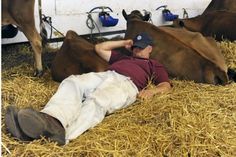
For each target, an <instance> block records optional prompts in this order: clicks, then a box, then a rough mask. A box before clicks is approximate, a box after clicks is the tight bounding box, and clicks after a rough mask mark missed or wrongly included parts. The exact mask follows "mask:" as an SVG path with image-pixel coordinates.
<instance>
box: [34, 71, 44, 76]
mask: <svg viewBox="0 0 236 157" xmlns="http://www.w3.org/2000/svg"><path fill="white" fill-rule="evenodd" d="M43 73H44V71H43V70H35V72H34V77H41V76H43Z"/></svg>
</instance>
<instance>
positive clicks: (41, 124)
mask: <svg viewBox="0 0 236 157" xmlns="http://www.w3.org/2000/svg"><path fill="white" fill-rule="evenodd" d="M18 121H19V125H20V128H21V129H22V131H23V132H24V133H25V134H26V135H27V136H29V137H31V138H33V139H39V138H40V137H41V136H45V137H47V138H49V139H51V140H52V141H54V142H57V143H58V144H59V145H64V144H65V129H64V127H63V126H62V125H61V123H60V122H59V121H58V120H57V119H56V118H54V117H52V116H50V115H48V114H46V113H42V112H38V111H35V110H34V109H31V108H27V109H22V110H20V111H19V112H18Z"/></svg>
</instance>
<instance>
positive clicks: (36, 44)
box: [22, 26, 43, 77]
mask: <svg viewBox="0 0 236 157" xmlns="http://www.w3.org/2000/svg"><path fill="white" fill-rule="evenodd" d="M22 31H23V33H24V34H25V36H26V37H27V39H28V40H29V42H30V44H31V46H32V48H33V51H34V66H35V68H36V69H35V72H34V76H38V77H39V76H42V75H43V65H42V51H43V48H42V38H41V36H40V35H39V33H38V32H37V30H36V28H35V27H33V28H32V27H31V28H29V27H27V26H26V27H25V28H23V27H22Z"/></svg>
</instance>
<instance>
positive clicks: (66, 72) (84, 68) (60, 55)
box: [51, 31, 108, 81]
mask: <svg viewBox="0 0 236 157" xmlns="http://www.w3.org/2000/svg"><path fill="white" fill-rule="evenodd" d="M107 66H108V64H107V62H106V61H104V60H103V59H102V58H100V57H99V56H98V55H97V54H96V52H95V49H94V45H93V44H91V43H89V42H88V41H87V40H85V39H83V38H82V37H80V36H79V35H77V34H76V33H75V32H74V31H68V32H67V34H66V37H65V39H64V41H63V44H62V46H61V48H60V49H59V51H58V52H57V54H56V57H55V59H54V60H53V62H52V67H51V74H52V78H53V80H55V81H62V80H63V79H65V78H66V77H68V76H70V75H75V74H82V73H87V72H92V71H94V72H99V71H104V70H105V69H106V68H107Z"/></svg>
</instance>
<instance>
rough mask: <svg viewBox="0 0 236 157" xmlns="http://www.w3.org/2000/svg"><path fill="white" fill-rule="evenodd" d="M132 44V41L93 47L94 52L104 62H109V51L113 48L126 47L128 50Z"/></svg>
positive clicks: (109, 42)
mask: <svg viewBox="0 0 236 157" xmlns="http://www.w3.org/2000/svg"><path fill="white" fill-rule="evenodd" d="M132 44H133V42H132V40H119V41H106V42H103V43H99V44H96V45H95V51H96V52H97V54H98V55H99V56H100V57H102V58H103V59H104V60H106V61H109V59H110V57H111V51H112V50H113V49H115V48H119V47H126V48H129V47H131V46H132Z"/></svg>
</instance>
